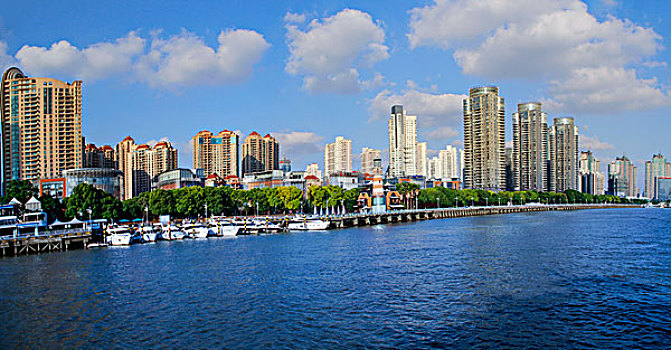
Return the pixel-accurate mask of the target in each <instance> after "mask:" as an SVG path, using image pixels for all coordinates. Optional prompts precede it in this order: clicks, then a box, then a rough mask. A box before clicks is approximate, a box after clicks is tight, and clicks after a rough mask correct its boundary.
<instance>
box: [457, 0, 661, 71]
mask: <svg viewBox="0 0 671 350" xmlns="http://www.w3.org/2000/svg"><path fill="white" fill-rule="evenodd" d="M660 39H661V37H660V36H659V35H658V34H657V33H655V32H654V31H653V30H652V29H650V28H643V27H639V26H636V25H634V24H633V23H631V22H629V21H626V20H620V19H617V18H614V17H610V18H609V19H607V20H606V21H603V22H599V21H598V20H597V19H596V18H595V17H594V16H592V15H591V14H589V13H588V12H587V8H586V7H584V8H576V9H570V10H560V11H555V12H551V13H546V14H543V15H540V16H535V17H534V20H531V21H520V22H516V23H509V24H508V25H507V26H505V27H500V28H498V29H497V30H496V31H495V32H494V33H493V34H492V35H490V36H489V37H488V38H487V39H486V40H485V41H483V42H482V43H481V44H480V45H478V46H477V47H475V48H458V49H457V50H456V51H455V53H454V57H455V59H456V61H457V63H458V64H459V66H461V68H462V69H463V71H464V72H465V73H467V74H473V75H480V76H484V77H488V78H490V79H500V78H511V77H524V78H531V79H534V78H537V77H559V78H561V77H565V76H566V75H569V74H571V72H573V70H575V69H576V68H579V67H598V66H603V65H608V66H611V67H621V66H623V65H625V64H627V63H628V62H636V61H639V60H640V59H642V58H643V57H647V56H650V55H654V54H655V53H656V52H657V51H658V50H659V49H660V48H661V46H660V42H659V41H660ZM522 62H524V63H523V64H521V63H522Z"/></svg>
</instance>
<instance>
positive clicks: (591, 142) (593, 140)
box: [578, 134, 615, 151]
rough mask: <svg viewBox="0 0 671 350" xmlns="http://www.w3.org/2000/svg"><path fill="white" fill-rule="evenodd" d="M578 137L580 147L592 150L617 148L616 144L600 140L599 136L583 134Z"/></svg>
mask: <svg viewBox="0 0 671 350" xmlns="http://www.w3.org/2000/svg"><path fill="white" fill-rule="evenodd" d="M578 138H579V140H578V143H579V145H580V149H584V150H591V151H601V150H611V149H615V146H613V145H611V144H610V143H607V142H601V141H599V137H597V136H587V135H582V134H581V135H579V136H578Z"/></svg>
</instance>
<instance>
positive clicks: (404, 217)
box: [329, 204, 640, 228]
mask: <svg viewBox="0 0 671 350" xmlns="http://www.w3.org/2000/svg"><path fill="white" fill-rule="evenodd" d="M639 207H640V206H638V205H629V204H566V205H561V204H560V205H555V204H552V205H518V206H488V207H470V208H442V209H435V208H434V209H414V210H413V209H409V210H399V211H392V212H386V213H378V214H372V213H367V214H349V215H345V216H340V217H332V218H329V220H330V222H331V228H348V227H358V226H369V225H380V224H392V223H402V222H413V221H421V220H432V219H449V218H462V217H468V216H482V215H499V214H512V213H527V212H539V211H564V210H584V209H608V208H639Z"/></svg>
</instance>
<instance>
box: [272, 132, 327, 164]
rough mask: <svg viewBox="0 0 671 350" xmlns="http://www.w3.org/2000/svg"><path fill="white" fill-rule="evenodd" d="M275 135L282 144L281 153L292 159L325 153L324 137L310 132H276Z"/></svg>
mask: <svg viewBox="0 0 671 350" xmlns="http://www.w3.org/2000/svg"><path fill="white" fill-rule="evenodd" d="M271 135H273V136H274V137H275V138H276V139H277V141H279V143H280V152H282V154H286V155H287V156H289V157H290V158H291V157H300V156H302V155H306V154H314V153H319V152H323V145H321V144H320V142H321V141H322V140H323V139H324V138H323V137H322V136H319V135H317V134H315V133H314V132H308V131H285V132H274V133H272V134H271Z"/></svg>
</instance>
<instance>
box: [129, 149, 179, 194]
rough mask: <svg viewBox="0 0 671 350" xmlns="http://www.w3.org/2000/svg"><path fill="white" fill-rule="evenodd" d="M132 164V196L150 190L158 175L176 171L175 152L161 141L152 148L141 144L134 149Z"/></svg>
mask: <svg viewBox="0 0 671 350" xmlns="http://www.w3.org/2000/svg"><path fill="white" fill-rule="evenodd" d="M132 162H133V196H137V195H139V194H140V193H142V192H148V191H151V190H152V184H153V183H154V182H155V181H156V178H157V176H158V175H159V174H161V173H163V172H165V171H168V170H173V169H177V150H176V149H175V148H173V147H172V145H171V144H170V142H167V141H161V142H159V143H157V144H156V145H155V146H154V147H153V148H152V147H150V146H149V145H146V144H143V145H139V146H137V147H135V150H134V151H133V153H132Z"/></svg>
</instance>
